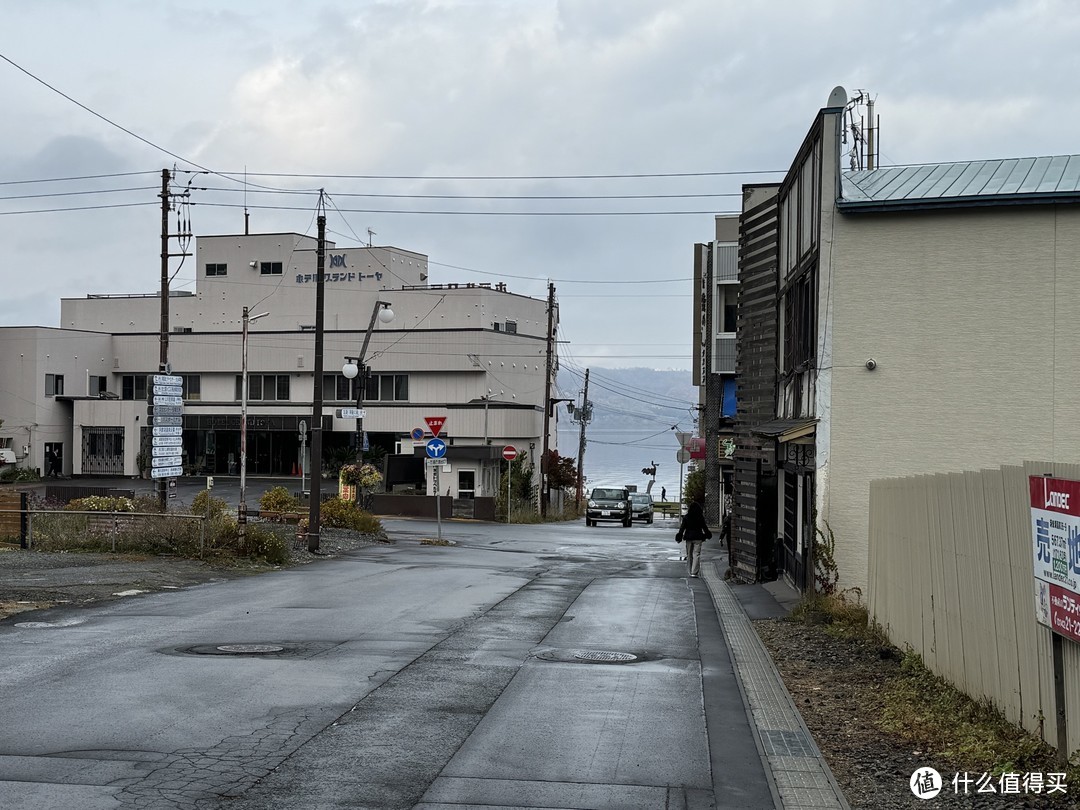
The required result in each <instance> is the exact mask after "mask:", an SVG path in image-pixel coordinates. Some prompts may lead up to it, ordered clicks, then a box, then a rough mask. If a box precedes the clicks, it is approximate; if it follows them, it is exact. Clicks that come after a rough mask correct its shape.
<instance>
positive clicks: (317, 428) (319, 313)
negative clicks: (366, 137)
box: [307, 189, 326, 553]
mask: <svg viewBox="0 0 1080 810" xmlns="http://www.w3.org/2000/svg"><path fill="white" fill-rule="evenodd" d="M323 206H324V203H323V191H322V189H319V217H318V228H319V243H318V247H317V249H316V252H315V380H314V385H313V386H312V394H311V494H310V496H309V503H308V534H307V541H308V551H310V552H313V553H314V552H316V551H318V550H319V508H320V506H321V504H320V500H321V498H322V421H323V420H322V411H323V324H324V322H325V319H326V312H325V310H326V305H325V297H326V289H325V285H324V284H323V281H324V279H323V269H324V268H325V267H326V209H325V208H324V207H323Z"/></svg>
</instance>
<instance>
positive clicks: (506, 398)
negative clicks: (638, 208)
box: [0, 233, 557, 497]
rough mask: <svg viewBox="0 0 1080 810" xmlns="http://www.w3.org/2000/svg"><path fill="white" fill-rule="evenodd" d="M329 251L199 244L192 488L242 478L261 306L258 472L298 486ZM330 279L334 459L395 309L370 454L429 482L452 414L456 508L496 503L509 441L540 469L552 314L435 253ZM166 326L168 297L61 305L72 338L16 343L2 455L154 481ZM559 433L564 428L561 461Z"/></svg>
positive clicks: (8, 344)
mask: <svg viewBox="0 0 1080 810" xmlns="http://www.w3.org/2000/svg"><path fill="white" fill-rule="evenodd" d="M315 249H316V241H315V240H314V239H313V238H310V237H307V236H301V235H298V234H289V233H286V234H261V235H250V236H248V235H239V236H204V237H200V238H199V239H198V240H197V250H196V256H195V262H196V267H197V279H196V282H195V289H194V290H192V291H180V292H177V291H173V293H172V295H171V296H170V308H169V323H170V327H171V328H170V334H169V345H168V357H169V362H170V365H171V371H172V374H173V375H179V376H181V377H182V378H183V383H184V385H183V388H184V395H183V396H184V406H183V407H184V411H183V450H184V468H185V474H218V475H229V474H237V473H238V464H239V455H240V453H239V449H240V448H239V437H240V430H239V428H240V411H241V385H240V372H241V354H242V351H241V321H242V313H243V309H244V307H245V306H247V307H249V308H250V314H251V315H258V314H261V313H263V312H266V313H269V314H267V315H266V316H265V317H262V318H259V319H257V320H254V321H252V322H251V324H250V329H249V339H248V372H249V384H248V404H247V413H248V435H247V442H248V444H247V454H248V474H249V475H251V474H255V475H257V474H263V475H290V474H292V473H293V471H294V470H295V469H296V468H297V467H298V466H299V464H300V463H301V455H302V454H301V447H302V443H301V440H300V435H299V431H300V427H301V423H302V422H305V421H306V422H308V423H310V422H311V419H312V399H313V389H314V386H313V380H314V365H315V364H314V352H315V342H314V329H315V326H314V324H315V291H316V287H317V285H316V283H315V265H316V250H315ZM325 267H326V277H325V278H326V281H325V290H326V296H325V321H324V323H325V337H324V349H323V356H324V367H323V370H324V375H323V388H324V392H323V399H324V403H325V408H324V415H323V445H324V456H326V455H332V454H335V453H337V454H344V455H349V454H351V453H352V452H353V450H351V449H350V445H351V447H352V448H355V441H356V435H357V434H356V431H357V422H356V419H354V418H351V417H350V418H342V417H340V416H339V415H338V411H339V410H340V409H342V408H348V407H355V405H356V395H357V387H356V381H355V380H349V379H347V378H346V377H345V376H344V375H343V373H342V367H343V365H344V364H345V361H346V358H347V357H350V356H351V357H356V356H357V355H358V354H359V351H360V348H361V345H362V344H363V341H364V336H365V333H366V331H367V328H368V324H369V322H370V320H371V316H372V312H373V310H374V308H375V307H376V306H378V302H384V303H386V304H389V305H390V308H391V309H392V312H393V320H392V321H390V322H389V323H383V322H382V321H377V322H376V326H375V327H374V330H373V332H372V335H371V341H370V345H369V347H368V350H367V355H366V358H365V362H366V364H367V365H368V366H369V367H370V369H371V371H372V377H371V380H370V382H369V386H368V390H367V392H366V394H365V398H364V403H363V407H364V411H365V413H366V415H365V419H364V423H363V427H364V432H365V433H366V434H367V440H368V445H369V447H372V446H374V447H381V448H382V449H383V450H385V452H386V453H387V456H388V460H389V463H388V480H387V483H388V484H389V485H391V486H401V487H408V488H414V487H418V486H419V487H423V486H424V485H425V482H426V478H425V471H424V466H423V462H422V458H423V455H424V451H423V444H424V440H423V439H421V440H420V441H419V442H416V441H414V440H413V439H412V438H411V433H412V432H413V431H414V430H415V429H417V428H421V429H424V428H425V417H432V416H442V417H445V418H446V423H445V427H444V428H443V430H442V434H441V436H442V437H443V438H445V439H446V440H447V444H448V445H449V447H448V451H447V459H448V465H449V466H448V467H447V468H445V469H444V470H443V472H442V479H441V488H442V489H443V490H444V492H445V490H446V489H447V488H449V489H450V490H451V494H452V495H454V496H455V497H456V496H459V495H460V496H463V497H470V496H481V495H492V494H495V493H494V490H495V488H496V486H497V482H498V477H499V472H500V465H501V464H503V462H502V455H501V451H502V447H503V446H504V445H507V444H513V445H514V446H516V447H517V448H518V449H519V450H521V451H524V452H529V454H530V458H533V459H535V458H538V457H539V455H540V449H541V447H542V437H541V434H542V431H543V399H544V373H545V361H546V352H547V346H548V341H547V302H546V301H544V300H538V299H534V298H529V297H527V296H522V295H516V294H514V293H511V292H509V291H508V290H507V289H506V286H505V285H504V284H495V285H489V284H445V285H430V284H428V268H427V257H426V256H424V255H422V254H418V253H414V252H411V251H406V250H401V249H398V248H393V247H360V248H356V247H350V248H338V247H337V246H336V245H333V244H331V243H328V246H327V251H326V259H325ZM555 317H556V323H557V314H556V316H555ZM160 322H161V310H160V296H159V295H158V294H148V295H117V296H110V295H90V296H87V297H86V298H66V299H63V300H62V301H61V328H59V329H54V328H48V327H8V328H3V329H0V347H2V349H0V375H2V376H3V379H5V381H7V382H6V384H5V386H4V390H3V392H0V418H3V419H4V424H3V425H2V426H0V442H4V443H6V444H9V445H10V446H12V447H13V448H14V449H15V450H16V452H17V455H19V456H20V462H19V463H20V464H23V465H26V466H32V467H37V468H39V469H42V468H43V464H44V460H45V454H46V450H47V449H48V450H52V451H54V452H58V453H59V455H60V456H61V457H62V465H63V472H64V474H66V475H92V474H101V475H123V476H136V475H139V474H140V471H141V470H144V469H148V468H149V467H150V466H151V465H150V464H148V463H147V458H148V456H147V454H146V453H145V451H146V449H147V444H148V443H147V437H148V435H149V430H148V425H147V390H146V378H147V375H149V374H153V373H157V372H158V368H159V359H160V340H159V325H160ZM309 428H310V425H309ZM555 435H556V419H552V420H551V436H552V440H551V441H552V446H553V447H554V436H555ZM427 438H430V433H429V435H428V437H427ZM46 445H48V446H46ZM141 451H143V452H141ZM530 451H531V452H530ZM537 466H539V465H537ZM427 485H428V486H429V487H430V483H429V482H428V483H427Z"/></svg>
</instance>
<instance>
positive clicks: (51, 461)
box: [45, 447, 56, 478]
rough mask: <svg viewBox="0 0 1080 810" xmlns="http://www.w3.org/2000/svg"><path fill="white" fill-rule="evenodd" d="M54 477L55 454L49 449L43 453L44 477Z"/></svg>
mask: <svg viewBox="0 0 1080 810" xmlns="http://www.w3.org/2000/svg"><path fill="white" fill-rule="evenodd" d="M52 475H56V454H55V453H53V451H52V448H51V447H50V448H49V449H48V450H46V451H45V477H46V478H48V477H49V476H52Z"/></svg>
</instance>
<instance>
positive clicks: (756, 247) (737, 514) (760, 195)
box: [731, 186, 779, 582]
mask: <svg viewBox="0 0 1080 810" xmlns="http://www.w3.org/2000/svg"><path fill="white" fill-rule="evenodd" d="M778 190H779V186H769V187H762V186H758V187H754V188H753V189H746V188H744V199H747V200H753V199H761V200H762V201H761V202H759V203H757V204H756V205H753V207H750V208H748V209H747V210H745V211H744V212H743V214H742V216H740V218H739V304H738V306H739V315H738V322H737V325H736V337H735V339H736V350H735V374H736V379H737V380H738V394H737V410H736V416H735V431H736V443H735V458H734V462H735V470H734V476H733V490H734V492H733V499H732V524H731V528H732V532H731V535H732V536H731V561H732V565H733V566H734V568H735V570H736V572H737V573H738V575H739V576H740V577H741V578H743V579H748V580H750V581H754V582H756V581H758V580H760V579H762V578H763V575H764V574H765V572H766V570H767V569H768V568H769V566H770V565H771V563H772V560H765V559H759V555H758V537H757V526H758V503H757V492H758V467H759V463H760V466H761V467H762V468H763V469H764V470H765V471H772V470H775V467H776V463H775V460H774V457H773V456H774V451H773V442H772V440H763V439H762V438H761V437H758V436H754V435H753V434H751V432H750V430H751V428H752V427H754V426H755V425H759V424H762V423H764V422H768V421H771V420H772V419H774V418H775V413H776V260H777V259H776V257H777V234H778V228H779V224H778V219H777V215H778V210H777V197H776V193H777V191H778Z"/></svg>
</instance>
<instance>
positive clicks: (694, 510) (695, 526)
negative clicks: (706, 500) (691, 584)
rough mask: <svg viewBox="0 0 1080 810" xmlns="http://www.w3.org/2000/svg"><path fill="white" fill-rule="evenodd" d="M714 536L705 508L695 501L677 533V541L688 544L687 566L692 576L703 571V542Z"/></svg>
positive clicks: (684, 516)
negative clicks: (706, 520) (707, 521)
mask: <svg viewBox="0 0 1080 810" xmlns="http://www.w3.org/2000/svg"><path fill="white" fill-rule="evenodd" d="M710 537H712V532H711V531H709V526H708V524H707V523H706V522H705V510H704V509H702V507H701V503H699V502H698V501H694V502H693V503H692V504H690V508H689V509H687V510H686V514H685V515H683V519H682V523H681V524H680V525H679V531H678V533H677V534H676V535H675V542H676V543H685V544H686V567H687V569H688V570H689V572H690V576H692V577H697V575H698V574H699V573H700V571H701V544H702V543H704V542H705V541H706V540H708V539H709V538H710Z"/></svg>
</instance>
